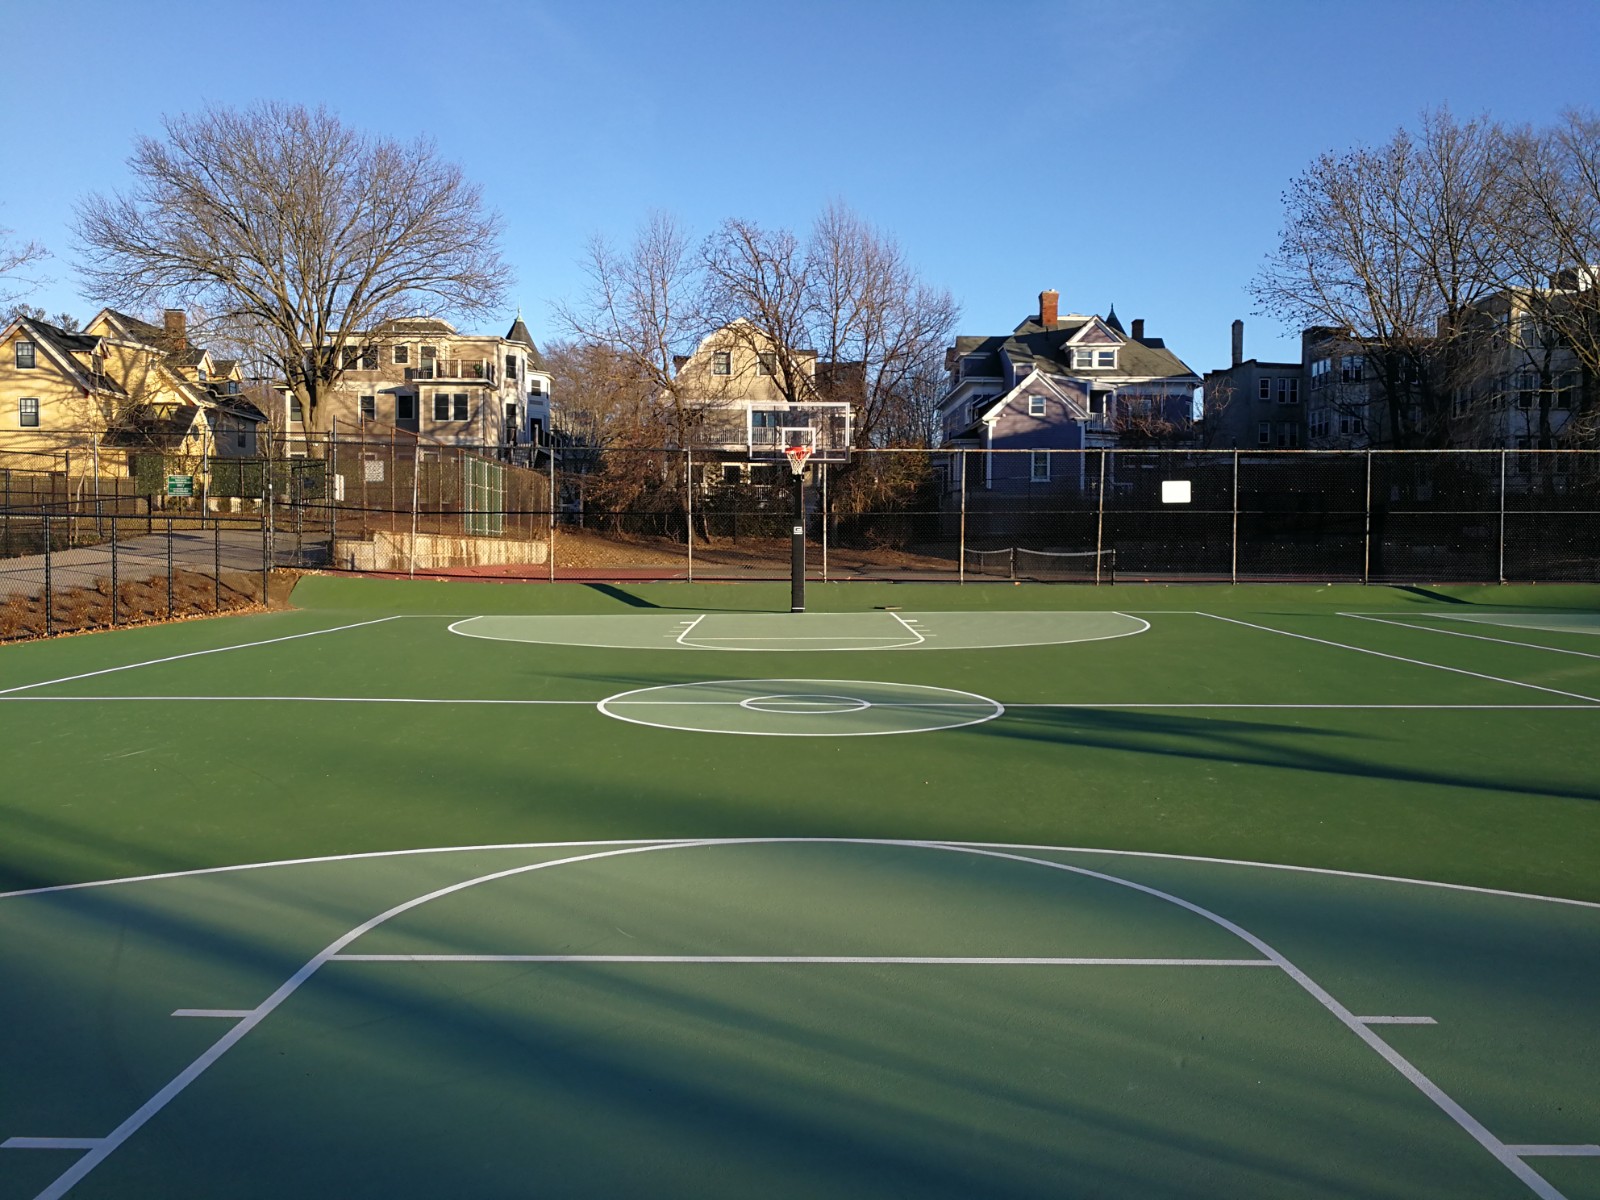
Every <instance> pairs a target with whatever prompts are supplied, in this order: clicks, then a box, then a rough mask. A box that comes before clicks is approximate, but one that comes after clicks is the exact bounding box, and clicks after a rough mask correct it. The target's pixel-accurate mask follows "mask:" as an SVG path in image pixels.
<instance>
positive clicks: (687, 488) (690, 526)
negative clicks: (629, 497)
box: [683, 446, 694, 583]
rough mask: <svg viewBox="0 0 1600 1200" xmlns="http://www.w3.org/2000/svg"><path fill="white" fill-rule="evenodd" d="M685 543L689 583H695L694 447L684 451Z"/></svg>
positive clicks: (687, 447)
mask: <svg viewBox="0 0 1600 1200" xmlns="http://www.w3.org/2000/svg"><path fill="white" fill-rule="evenodd" d="M683 461H684V468H683V511H684V514H685V516H684V521H685V529H684V535H685V537H684V541H685V543H686V544H687V545H688V547H689V582H690V583H693V582H694V447H692V446H685V447H684V450H683Z"/></svg>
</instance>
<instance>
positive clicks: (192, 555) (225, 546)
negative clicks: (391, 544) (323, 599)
mask: <svg viewBox="0 0 1600 1200" xmlns="http://www.w3.org/2000/svg"><path fill="white" fill-rule="evenodd" d="M170 536H171V539H172V569H173V570H174V571H190V572H194V573H196V574H200V575H205V576H210V575H211V574H212V572H213V571H214V570H215V569H216V568H217V567H218V566H219V565H220V567H221V568H222V570H224V571H260V570H261V558H262V544H261V531H260V530H258V529H222V530H216V529H176V530H173V531H172V534H171V535H170ZM167 539H168V535H167V534H165V533H155V534H142V535H140V536H139V537H132V538H119V539H118V540H117V543H116V550H117V571H116V574H117V581H118V582H119V583H127V582H130V581H136V580H145V579H164V578H166V574H167ZM276 540H277V547H276V553H275V554H274V555H273V565H274V566H293V565H296V564H295V541H294V534H293V533H292V532H290V533H288V534H285V533H284V532H283V531H281V530H280V531H279V532H278V536H277V539H276ZM325 556H326V552H325V549H324V548H323V547H322V546H320V545H316V544H313V543H310V542H303V543H302V556H301V559H302V563H303V565H311V564H312V563H313V562H315V561H320V560H321V559H322V558H324V557H325ZM110 578H111V543H110V542H106V543H105V544H103V545H99V546H78V547H74V548H73V549H71V550H57V551H55V552H53V553H52V554H51V555H50V586H51V588H52V589H53V590H54V591H57V592H63V591H66V590H68V589H70V588H78V587H88V588H92V587H94V586H96V585H97V584H98V583H99V582H100V581H101V580H104V579H110ZM44 579H45V564H44V555H42V554H30V555H26V556H24V557H22V558H5V559H0V597H4V596H8V595H17V594H21V595H24V596H42V595H43V594H44Z"/></svg>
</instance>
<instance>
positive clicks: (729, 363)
mask: <svg viewBox="0 0 1600 1200" xmlns="http://www.w3.org/2000/svg"><path fill="white" fill-rule="evenodd" d="M711 373H712V374H713V375H732V374H733V356H732V355H731V354H729V353H728V351H726V350H715V351H713V352H712V354H711Z"/></svg>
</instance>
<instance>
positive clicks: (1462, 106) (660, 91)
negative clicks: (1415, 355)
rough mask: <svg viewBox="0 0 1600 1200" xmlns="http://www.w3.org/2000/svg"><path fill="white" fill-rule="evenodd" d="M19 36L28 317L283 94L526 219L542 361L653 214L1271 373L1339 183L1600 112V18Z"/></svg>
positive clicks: (868, 14)
mask: <svg viewBox="0 0 1600 1200" xmlns="http://www.w3.org/2000/svg"><path fill="white" fill-rule="evenodd" d="M6 30H7V40H8V44H9V53H8V54H7V64H6V69H5V71H4V72H3V73H0V103H3V105H4V108H5V110H6V111H8V112H9V113H11V114H12V115H13V117H14V118H15V120H14V123H13V130H14V140H13V143H12V153H11V157H10V159H9V161H8V164H7V170H6V171H5V174H4V177H3V178H0V226H5V227H9V228H11V229H12V230H14V231H15V232H16V233H17V234H18V235H20V236H22V237H25V238H31V239H34V240H37V241H41V242H43V243H45V245H46V246H47V247H48V248H49V249H51V250H52V251H54V252H55V254H56V259H55V261H54V262H52V263H51V264H49V266H48V267H47V270H48V272H49V274H51V275H52V276H53V277H54V281H53V282H52V283H50V284H49V285H48V286H46V287H44V288H42V289H40V290H39V291H38V292H36V293H35V294H34V295H33V296H32V297H30V299H31V301H32V302H33V303H37V304H41V305H43V306H45V307H46V308H48V309H50V310H51V311H52V312H54V311H57V310H60V309H63V308H65V309H67V310H69V311H72V312H75V313H77V314H78V315H79V316H80V318H81V317H86V316H88V315H90V313H91V312H92V311H93V308H94V306H93V305H92V304H91V303H90V302H88V301H87V300H85V299H83V298H82V297H81V296H80V295H79V294H78V289H77V286H76V281H75V278H74V276H73V273H72V270H71V257H72V250H71V245H70V235H69V231H68V230H69V223H70V215H71V211H72V206H73V204H74V203H75V202H76V201H77V199H78V198H79V197H81V196H82V195H83V194H85V193H86V192H90V191H96V190H99V191H107V190H114V189H117V188H119V187H122V186H123V185H124V184H125V181H126V173H125V167H124V160H125V159H126V157H127V154H128V151H129V149H130V147H131V143H132V139H133V138H134V136H135V135H137V134H140V133H154V132H157V131H158V130H159V124H160V120H161V117H162V116H163V114H169V113H180V112H185V111H190V110H194V109H197V108H200V107H202V106H204V105H205V104H207V103H217V104H229V105H241V104H246V103H248V102H250V101H252V100H255V99H258V98H274V99H283V100H289V101H294V102H302V103H306V104H316V103H323V104H326V105H327V106H328V107H329V108H331V109H333V110H334V111H336V112H337V113H338V114H339V115H340V116H341V117H343V118H344V119H345V120H346V121H348V122H350V123H351V124H354V125H358V126H360V127H363V128H365V129H368V130H371V131H373V132H377V133H381V134H384V135H388V136H392V137H396V138H402V139H408V138H411V137H414V136H415V135H417V134H419V133H425V134H428V135H430V136H431V137H433V138H434V139H436V141H437V142H438V145H439V148H440V150H441V152H442V154H443V155H444V156H445V157H447V158H450V159H452V160H454V161H456V162H459V163H460V164H462V166H463V167H464V168H465V169H466V171H467V173H468V174H469V175H470V176H471V177H473V178H474V179H475V180H477V181H478V182H479V183H481V184H482V185H483V188H484V193H485V196H486V199H487V201H488V203H489V204H490V205H492V206H493V207H494V208H496V209H497V210H499V212H500V213H501V214H502V215H503V217H504V220H505V225H506V238H505V251H506V256H507V258H508V260H509V261H510V262H511V263H512V265H513V267H514V268H515V270H516V273H517V277H518V282H517V285H516V288H515V294H514V297H513V300H512V304H513V306H514V305H516V304H518V303H520V304H521V306H522V308H523V310H524V315H525V317H526V318H527V320H528V323H529V325H530V327H531V328H532V329H533V332H534V336H535V338H536V339H539V340H546V339H549V338H550V337H552V336H553V335H555V334H556V333H557V332H558V331H557V329H556V328H555V326H554V319H553V315H552V311H551V309H552V304H553V302H554V301H557V300H560V299H563V298H573V297H575V296H576V295H577V294H578V293H579V292H580V291H581V289H582V286H583V280H582V276H581V273H580V271H579V269H578V266H577V261H578V259H579V256H580V255H581V253H582V250H583V246H584V243H585V242H586V240H587V239H588V238H589V237H590V236H592V235H594V234H597V233H598V234H604V235H606V236H608V237H610V238H612V239H614V240H616V241H619V242H622V241H626V240H627V239H628V237H629V236H630V235H631V233H632V232H633V230H634V229H635V228H636V227H637V226H638V224H639V223H640V222H641V221H642V220H643V219H644V218H645V217H646V216H647V214H648V213H649V212H650V211H651V210H662V211H665V212H670V213H673V214H675V215H676V216H677V217H678V218H680V219H681V220H682V221H683V222H684V223H685V224H686V225H687V226H688V227H689V228H691V229H692V230H694V231H695V232H697V233H702V234H703V233H706V232H709V230H710V229H711V228H712V227H713V226H714V225H715V224H716V223H717V222H718V221H720V220H721V219H722V218H724V217H728V216H739V217H744V218H747V219H751V220H754V221H757V222H759V223H762V224H765V225H787V226H790V227H793V228H796V229H797V230H804V229H805V228H806V227H807V226H809V224H810V222H811V220H812V218H813V217H814V216H815V214H816V213H817V212H818V211H819V210H820V209H821V208H822V207H823V206H824V205H825V204H827V203H828V202H829V201H830V200H842V201H844V202H845V203H847V204H849V205H850V206H851V207H853V208H854V209H856V210H857V211H858V212H859V213H860V214H861V215H862V216H864V217H866V218H867V219H869V220H871V221H872V222H874V223H875V224H877V225H878V226H879V227H880V228H882V229H884V230H885V231H887V232H889V233H891V234H893V235H894V236H895V237H897V238H898V239H899V241H900V242H901V244H902V245H903V246H904V247H905V248H906V250H907V251H908V253H909V255H910V257H911V259H912V260H913V262H915V263H916V264H917V266H918V267H919V269H920V270H921V272H922V273H923V275H924V277H925V278H927V279H928V280H929V281H930V282H933V283H937V284H940V285H943V286H946V287H948V288H950V290H951V291H952V292H953V293H954V295H955V297H956V299H957V301H958V302H959V304H960V305H961V308H962V312H963V316H962V319H961V322H960V331H961V332H963V333H980V334H989V333H998V332H1003V331H1006V330H1009V329H1010V328H1011V327H1012V326H1013V325H1014V324H1015V323H1016V321H1017V320H1018V319H1019V318H1021V317H1022V316H1023V315H1025V314H1026V313H1029V312H1031V311H1033V310H1034V307H1035V298H1036V296H1037V294H1038V292H1039V291H1040V290H1041V289H1042V288H1046V287H1054V288H1057V289H1058V290H1059V291H1060V292H1061V306H1062V309H1063V310H1064V311H1065V310H1071V311H1079V312H1084V311H1094V312H1101V313H1103V312H1105V310H1106V308H1107V306H1108V305H1110V304H1113V303H1115V305H1116V307H1117V312H1118V314H1119V315H1120V316H1121V317H1122V318H1123V319H1124V322H1125V323H1126V321H1127V320H1129V319H1131V318H1133V317H1144V318H1146V320H1147V325H1148V332H1149V333H1150V334H1152V335H1155V336H1160V337H1165V338H1166V339H1167V344H1168V345H1169V346H1170V347H1171V348H1172V349H1173V350H1175V351H1176V352H1177V353H1178V354H1179V356H1180V357H1182V358H1183V359H1184V360H1185V361H1187V362H1188V363H1189V364H1190V365H1191V366H1192V367H1194V368H1195V369H1196V370H1199V371H1201V372H1204V371H1206V370H1208V369H1211V368H1214V367H1218V366H1223V365H1226V362H1227V355H1228V326H1229V323H1230V322H1231V321H1232V320H1233V319H1234V318H1235V317H1244V318H1245V320H1246V326H1247V328H1246V353H1247V354H1249V355H1251V356H1253V357H1260V358H1276V357H1282V356H1289V357H1293V356H1294V354H1295V353H1296V352H1297V350H1296V345H1297V343H1295V342H1294V340H1293V338H1292V332H1293V331H1290V330H1283V329H1279V328H1277V327H1275V326H1274V325H1273V324H1272V323H1271V322H1270V321H1269V320H1268V319H1266V318H1264V317H1253V316H1252V315H1251V307H1252V305H1251V301H1250V298H1249V296H1248V293H1247V291H1246V287H1247V285H1248V283H1249V281H1250V279H1251V277H1252V275H1254V273H1255V272H1256V270H1257V269H1258V267H1259V265H1260V263H1261V260H1262V258H1263V256H1264V255H1265V254H1266V253H1267V251H1268V250H1269V249H1270V248H1271V246H1272V244H1273V241H1274V238H1275V234H1276V231H1277V228H1278V225H1279V220H1280V215H1281V208H1280V199H1279V197H1280V195H1281V192H1282V190H1283V188H1284V186H1285V184H1286V183H1287V182H1288V181H1289V180H1290V179H1291V178H1292V177H1293V176H1294V175H1295V174H1296V173H1298V172H1299V171H1300V170H1302V169H1303V168H1304V167H1305V165H1306V164H1307V163H1309V162H1310V160H1311V159H1312V158H1313V156H1315V155H1316V154H1317V153H1319V152H1321V151H1322V150H1325V149H1342V148H1345V147H1348V146H1351V145H1355V144H1357V143H1360V142H1363V141H1365V142H1375V141H1381V140H1383V139H1385V138H1387V137H1388V136H1389V135H1390V134H1391V133H1392V132H1393V131H1394V130H1395V129H1396V128H1397V127H1398V126H1400V125H1403V124H1407V123H1413V122H1414V121H1415V119H1416V117H1417V115H1418V113H1419V112H1420V111H1421V110H1422V109H1424V108H1427V107H1432V106H1437V105H1441V104H1448V105H1449V106H1450V107H1451V108H1452V109H1453V110H1454V111H1455V112H1456V113H1457V114H1458V115H1460V116H1471V115H1477V114H1481V113H1487V114H1489V115H1491V116H1494V117H1496V118H1499V119H1502V120H1506V121H1510V122H1533V123H1542V122H1545V121H1548V120H1550V119H1551V118H1553V117H1554V116H1555V115H1556V114H1557V113H1558V112H1559V111H1560V110H1561V109H1562V108H1564V107H1568V106H1574V105H1576V106H1585V107H1600V94H1597V92H1600V84H1597V82H1596V80H1597V76H1596V73H1595V71H1594V69H1593V66H1592V64H1593V63H1594V61H1595V60H1596V56H1597V53H1600V3H1596V0H1547V2H1544V3H1538V4H1533V3H1521V2H1519V0H1495V2H1493V3H1489V2H1483V0H1448V2H1446V0H1437V2H1435V0H1386V2H1383V3H1370V2H1367V0H1347V2H1345V3H1340V4H1338V5H1332V4H1325V3H1320V2H1315V3H1314V2H1312V0H1276V2H1264V0H1145V2H1138V0H1120V2H1118V3H1101V4H1096V3H1086V2H1082V0H1056V2H1054V3H1035V2H1017V3H1006V2H1003V0H991V2H989V3H972V2H969V3H946V2H943V0H919V2H914V3H913V2H909V0H907V2H888V0H855V2H853V3H846V2H840V3H835V2H833V0H818V2H815V3H787V4H780V3H766V4H763V3H746V4H737V3H725V2H712V0H678V2H674V3H656V4H646V3H620V2H617V3H608V2H605V0H583V2H579V0H572V2H568V0H557V2H549V3H543V2H538V0H455V2H454V3H451V4H446V5H441V4H437V3H428V4H420V3H413V2H412V0H390V2H387V3H381V4H380V3H370V2H367V0H347V2H341V0H321V2H317V3H309V2H307V0H271V2H266V0H231V2H224V3H211V4H198V3H191V2H190V0H159V2H158V3H156V4H154V5H149V6H145V7H143V8H138V9H131V8H129V6H128V5H126V4H125V3H114V4H113V3H102V2H101V0H56V2H55V3H52V4H38V5H18V6H13V7H12V9H11V11H10V12H8V14H7V18H6ZM513 315H514V312H513V311H512V310H510V309H508V311H507V312H506V314H505V317H504V320H503V322H499V323H501V324H506V325H509V323H510V320H511V318H512V316H513ZM492 324H494V323H492V322H486V323H484V326H485V328H486V329H487V328H488V327H489V326H490V325H492Z"/></svg>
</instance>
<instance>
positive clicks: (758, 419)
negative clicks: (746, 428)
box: [750, 409, 783, 429]
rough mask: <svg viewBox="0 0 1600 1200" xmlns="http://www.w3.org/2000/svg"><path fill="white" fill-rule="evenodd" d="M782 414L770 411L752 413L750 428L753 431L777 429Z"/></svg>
mask: <svg viewBox="0 0 1600 1200" xmlns="http://www.w3.org/2000/svg"><path fill="white" fill-rule="evenodd" d="M782 416H783V414H782V413H777V412H772V411H771V410H770V409H769V410H761V411H752V412H751V414H750V428H752V429H777V428H778V419H779V418H780V417H782Z"/></svg>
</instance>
